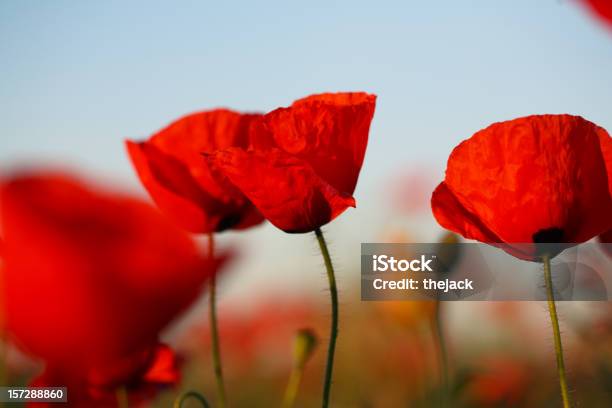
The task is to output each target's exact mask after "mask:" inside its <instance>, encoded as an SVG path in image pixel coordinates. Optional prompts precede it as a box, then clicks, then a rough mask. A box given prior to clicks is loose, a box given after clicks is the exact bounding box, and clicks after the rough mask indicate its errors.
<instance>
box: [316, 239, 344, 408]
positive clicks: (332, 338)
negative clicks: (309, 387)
mask: <svg viewBox="0 0 612 408" xmlns="http://www.w3.org/2000/svg"><path fill="white" fill-rule="evenodd" d="M315 235H316V236H317V241H318V242H319V247H320V248H321V254H322V255H323V260H324V261H325V269H326V270H327V279H328V281H329V292H330V295H331V312H332V316H331V328H330V335H329V346H328V348H327V364H326V366H325V380H324V382H323V404H322V406H323V408H327V407H328V406H329V396H330V393H331V384H332V375H333V370H334V354H335V352H336V339H337V337H338V288H337V287H336V276H335V273H334V266H333V265H332V261H331V257H330V256H329V249H328V248H327V244H326V243H325V238H324V237H323V232H321V229H320V228H317V229H316V230H315Z"/></svg>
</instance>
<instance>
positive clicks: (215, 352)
mask: <svg viewBox="0 0 612 408" xmlns="http://www.w3.org/2000/svg"><path fill="white" fill-rule="evenodd" d="M214 252H215V240H214V238H213V234H212V233H210V234H209V235H208V256H209V257H210V258H211V259H212V258H213V257H214ZM208 291H209V298H208V302H209V304H208V314H209V315H208V320H209V321H210V340H211V349H212V357H213V365H214V370H215V379H216V382H217V403H218V405H219V408H225V405H226V395H225V384H224V382H223V366H222V364H221V350H220V346H219V327H218V325H217V277H216V276H215V275H213V276H212V277H211V278H210V282H209V287H208Z"/></svg>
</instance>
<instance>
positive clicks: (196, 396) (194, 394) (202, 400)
mask: <svg viewBox="0 0 612 408" xmlns="http://www.w3.org/2000/svg"><path fill="white" fill-rule="evenodd" d="M189 398H193V399H195V400H198V402H200V404H202V406H203V407H204V408H210V405H209V404H208V401H206V398H204V396H203V395H201V394H199V393H197V392H195V391H187V392H186V393H184V394H182V395H180V396H179V397H178V398H177V399H176V400H174V404H172V407H173V408H182V407H183V403H184V402H185V401H186V400H187V399H189Z"/></svg>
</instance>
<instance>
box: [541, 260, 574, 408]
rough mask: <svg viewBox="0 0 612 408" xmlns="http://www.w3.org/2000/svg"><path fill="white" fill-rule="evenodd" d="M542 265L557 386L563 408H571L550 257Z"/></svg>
mask: <svg viewBox="0 0 612 408" xmlns="http://www.w3.org/2000/svg"><path fill="white" fill-rule="evenodd" d="M542 262H543V263H544V281H545V283H546V298H547V300H548V312H549V313H550V321H551V323H552V329H553V339H554V341H555V355H556V357H557V373H558V374H559V385H560V386H561V398H562V400H563V407H564V408H570V407H571V406H572V404H571V400H570V395H569V391H568V387H567V378H566V374H565V363H564V360H563V345H562V344H561V331H560V330H559V318H558V316H557V307H556V306H555V295H554V291H553V283H552V276H551V271H550V270H551V267H550V256H549V255H544V256H542Z"/></svg>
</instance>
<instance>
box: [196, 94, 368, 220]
mask: <svg viewBox="0 0 612 408" xmlns="http://www.w3.org/2000/svg"><path fill="white" fill-rule="evenodd" d="M375 103H376V96H374V95H369V94H366V93H361V92H358V93H337V94H329V93H328V94H320V95H312V96H309V97H307V98H304V99H300V100H298V101H296V102H294V103H293V104H292V105H291V106H290V107H288V108H279V109H276V110H274V111H272V112H270V113H268V114H266V115H264V116H263V117H262V118H260V119H259V120H257V121H256V123H255V124H254V126H253V127H252V128H251V130H252V143H253V145H252V147H251V148H250V149H245V148H240V147H236V148H229V149H225V150H219V151H217V152H213V153H212V154H210V155H207V157H208V159H209V162H210V163H211V164H214V166H215V167H218V168H219V169H221V170H222V171H223V172H224V173H225V174H226V175H227V176H228V178H229V179H230V180H231V181H232V183H234V184H235V185H236V186H237V187H238V188H239V189H240V190H241V191H242V192H243V193H244V194H245V195H246V196H247V197H248V198H249V199H250V200H251V201H252V202H253V204H255V206H256V207H257V208H258V209H259V211H260V212H261V213H262V214H263V215H264V216H265V217H266V218H267V219H268V220H269V221H270V222H271V223H272V224H274V225H275V226H277V227H278V228H280V229H282V230H284V231H286V232H308V231H313V230H315V229H316V228H318V227H320V226H322V225H324V224H327V223H328V222H330V221H331V220H333V219H334V218H336V217H337V216H338V215H339V214H341V213H342V212H343V211H344V210H346V209H347V208H348V207H354V206H355V199H354V198H353V196H352V194H353V192H354V190H355V186H356V184H357V178H358V177H359V171H360V170H361V165H362V163H363V158H364V155H365V151H366V146H367V143H368V133H369V129H370V122H371V120H372V116H373V115H374V107H375Z"/></svg>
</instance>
